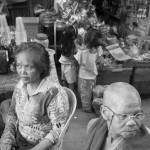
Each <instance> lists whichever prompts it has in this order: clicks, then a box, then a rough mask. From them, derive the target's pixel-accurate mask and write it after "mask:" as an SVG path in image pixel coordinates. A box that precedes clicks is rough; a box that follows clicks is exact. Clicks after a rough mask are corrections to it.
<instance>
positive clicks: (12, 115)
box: [1, 78, 69, 146]
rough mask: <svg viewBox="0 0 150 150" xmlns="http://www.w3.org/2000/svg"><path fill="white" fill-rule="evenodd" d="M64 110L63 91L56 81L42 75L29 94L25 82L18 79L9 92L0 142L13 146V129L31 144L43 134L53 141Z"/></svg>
mask: <svg viewBox="0 0 150 150" xmlns="http://www.w3.org/2000/svg"><path fill="white" fill-rule="evenodd" d="M68 114H69V102H68V97H67V93H66V92H65V91H64V89H63V88H62V87H61V86H60V85H59V84H58V83H54V82H51V80H50V79H49V78H45V79H43V80H42V81H41V83H40V85H39V87H38V88H37V91H36V92H35V93H34V94H33V95H30V96H29V94H28V93H27V90H26V86H24V85H23V84H22V82H19V84H18V85H17V86H16V88H15V90H14V93H13V97H12V103H11V106H10V110H9V113H8V116H7V120H6V125H5V130H4V132H3V135H2V137H1V143H2V144H11V145H14V146H17V142H16V139H15V136H16V131H18V132H19V133H20V134H21V136H22V137H23V138H24V139H25V140H26V141H27V142H28V143H30V144H32V145H36V144H37V143H39V142H40V141H41V140H42V139H44V138H47V139H49V140H50V141H52V142H53V143H56V142H57V141H58V138H59V135H60V133H61V132H62V130H63V127H64V126H65V123H66V121H67V119H68Z"/></svg>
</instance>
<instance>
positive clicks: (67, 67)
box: [59, 26, 78, 91]
mask: <svg viewBox="0 0 150 150" xmlns="http://www.w3.org/2000/svg"><path fill="white" fill-rule="evenodd" d="M77 35H78V31H77V29H76V28H75V27H74V26H68V27H67V28H66V29H65V30H64V34H63V39H62V51H61V57H60V59H59V62H60V63H61V75H62V76H61V77H62V81H64V84H65V85H64V86H66V82H67V83H68V86H69V88H70V89H71V90H73V91H74V88H75V83H76V82H77V68H78V62H77V60H76V59H75V58H74V54H75V53H76V52H77V50H76V47H75V44H74V40H75V39H76V38H77Z"/></svg>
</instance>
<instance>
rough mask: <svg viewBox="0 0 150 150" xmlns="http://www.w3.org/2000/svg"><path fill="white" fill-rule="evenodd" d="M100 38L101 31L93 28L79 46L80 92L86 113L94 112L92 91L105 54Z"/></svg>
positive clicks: (85, 34) (86, 33) (84, 36)
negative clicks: (99, 65) (100, 62)
mask: <svg viewBox="0 0 150 150" xmlns="http://www.w3.org/2000/svg"><path fill="white" fill-rule="evenodd" d="M100 37H101V35H100V34H99V31H98V30H97V29H93V28H91V29H89V30H88V31H87V32H85V33H84V35H83V39H82V40H81V41H82V43H81V46H80V45H79V46H78V52H77V60H78V63H79V74H78V91H79V96H80V98H81V103H82V109H83V111H85V112H92V89H93V87H94V85H95V84H96V76H97V75H98V68H97V62H98V61H99V59H100V56H101V55H102V53H103V51H102V48H101V46H100V44H99V41H98V39H99V38H100Z"/></svg>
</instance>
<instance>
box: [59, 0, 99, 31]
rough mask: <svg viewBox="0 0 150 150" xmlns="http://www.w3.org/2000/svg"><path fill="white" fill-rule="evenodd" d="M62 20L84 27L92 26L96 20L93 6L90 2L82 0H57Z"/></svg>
mask: <svg viewBox="0 0 150 150" xmlns="http://www.w3.org/2000/svg"><path fill="white" fill-rule="evenodd" d="M57 3H58V5H59V11H60V13H61V16H62V21H65V22H66V23H67V24H70V25H74V26H77V27H78V28H79V27H83V28H85V29H87V28H89V27H91V26H94V25H95V24H96V22H97V16H96V13H95V6H94V5H92V4H91V2H89V1H86V0H83V1H81V2H79V1H77V0H74V1H73V0H57Z"/></svg>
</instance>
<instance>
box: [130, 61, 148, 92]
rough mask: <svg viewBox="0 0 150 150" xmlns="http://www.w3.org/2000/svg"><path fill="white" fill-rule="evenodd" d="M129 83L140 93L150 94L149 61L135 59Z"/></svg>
mask: <svg viewBox="0 0 150 150" xmlns="http://www.w3.org/2000/svg"><path fill="white" fill-rule="evenodd" d="M131 84H132V85H133V86H134V87H135V88H136V89H137V90H138V91H139V93H140V94H150V61H135V63H134V67H133V72H132V76H131Z"/></svg>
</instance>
